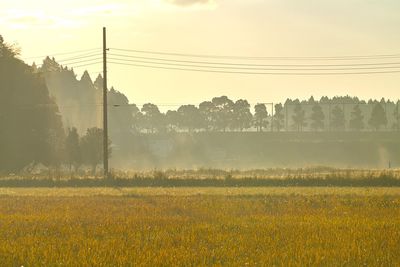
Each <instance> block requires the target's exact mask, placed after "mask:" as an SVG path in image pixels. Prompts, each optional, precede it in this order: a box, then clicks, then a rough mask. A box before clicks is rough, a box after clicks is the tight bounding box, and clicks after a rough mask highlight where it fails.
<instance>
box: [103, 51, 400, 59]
mask: <svg viewBox="0 0 400 267" xmlns="http://www.w3.org/2000/svg"><path fill="white" fill-rule="evenodd" d="M110 50H116V51H125V52H131V53H141V54H154V55H166V56H180V57H198V58H225V59H241V60H365V59H383V58H400V54H381V55H364V56H360V55H356V56H328V57H252V56H228V55H223V56H221V55H205V54H184V53H171V52H160V51H148V50H135V49H122V48H110Z"/></svg>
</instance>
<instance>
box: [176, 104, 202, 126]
mask: <svg viewBox="0 0 400 267" xmlns="http://www.w3.org/2000/svg"><path fill="white" fill-rule="evenodd" d="M178 115H179V117H178V118H179V126H180V127H181V128H186V129H187V130H188V132H192V131H193V129H195V128H199V127H198V125H199V124H200V120H201V119H200V112H199V109H198V108H196V107H195V106H194V105H184V106H180V107H179V108H178Z"/></svg>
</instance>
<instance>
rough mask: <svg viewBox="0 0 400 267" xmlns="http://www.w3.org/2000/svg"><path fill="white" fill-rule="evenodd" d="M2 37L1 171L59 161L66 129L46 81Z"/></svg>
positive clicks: (0, 101)
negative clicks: (20, 58) (30, 164)
mask: <svg viewBox="0 0 400 267" xmlns="http://www.w3.org/2000/svg"><path fill="white" fill-rule="evenodd" d="M17 54H18V51H17V50H16V49H15V48H14V47H13V46H10V45H8V44H6V43H5V42H4V40H3V38H2V37H0V125H1V127H0V171H1V170H3V171H18V170H20V169H22V168H23V167H24V166H26V165H27V164H29V163H31V162H33V161H35V162H41V163H44V164H59V163H60V160H61V157H60V156H61V154H60V153H61V149H62V147H63V144H64V138H65V134H64V130H63V126H62V121H61V117H60V115H59V114H58V107H57V105H56V103H55V102H54V100H53V99H52V98H51V97H50V96H49V92H48V89H47V87H46V84H45V81H44V79H43V77H42V76H41V75H40V74H37V73H35V71H34V70H33V68H32V67H30V66H28V65H26V64H24V63H23V62H22V61H21V60H19V59H17V58H16V57H15V56H16V55H17Z"/></svg>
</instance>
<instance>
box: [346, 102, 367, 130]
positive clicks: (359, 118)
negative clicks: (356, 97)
mask: <svg viewBox="0 0 400 267" xmlns="http://www.w3.org/2000/svg"><path fill="white" fill-rule="evenodd" d="M349 127H350V129H351V130H353V131H361V130H362V129H364V116H363V115H362V112H361V109H360V105H358V104H357V105H355V106H354V107H353V110H352V111H351V117H350V121H349Z"/></svg>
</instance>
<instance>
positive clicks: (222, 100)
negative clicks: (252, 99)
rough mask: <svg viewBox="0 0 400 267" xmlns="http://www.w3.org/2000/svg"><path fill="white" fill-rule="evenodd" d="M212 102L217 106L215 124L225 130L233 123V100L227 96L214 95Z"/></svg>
mask: <svg viewBox="0 0 400 267" xmlns="http://www.w3.org/2000/svg"><path fill="white" fill-rule="evenodd" d="M211 102H212V103H213V104H214V106H215V113H214V114H215V115H214V119H215V126H216V128H217V129H220V130H223V131H224V132H225V131H226V129H227V128H228V127H229V126H230V124H231V123H232V117H233V116H232V115H233V105H234V104H233V101H232V100H230V99H229V98H228V97H227V96H220V97H214V98H213V99H212V100H211Z"/></svg>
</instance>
